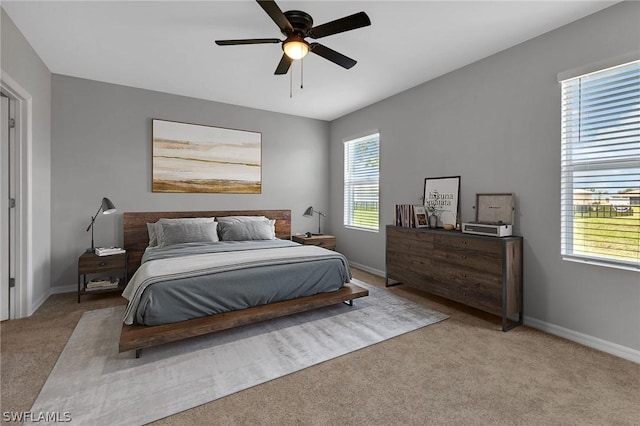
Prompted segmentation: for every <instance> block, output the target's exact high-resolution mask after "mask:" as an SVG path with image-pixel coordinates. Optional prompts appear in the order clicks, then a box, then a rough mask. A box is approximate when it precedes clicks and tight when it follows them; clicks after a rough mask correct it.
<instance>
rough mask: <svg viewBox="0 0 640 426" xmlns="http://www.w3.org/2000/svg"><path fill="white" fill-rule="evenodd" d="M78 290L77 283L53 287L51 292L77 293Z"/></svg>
mask: <svg viewBox="0 0 640 426" xmlns="http://www.w3.org/2000/svg"><path fill="white" fill-rule="evenodd" d="M76 291H78V286H77V285H65V286H60V287H51V294H60V293H75V292H76Z"/></svg>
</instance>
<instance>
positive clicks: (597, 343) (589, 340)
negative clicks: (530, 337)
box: [523, 315, 640, 364]
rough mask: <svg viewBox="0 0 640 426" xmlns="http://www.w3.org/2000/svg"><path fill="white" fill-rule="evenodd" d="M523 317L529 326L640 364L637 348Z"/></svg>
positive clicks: (639, 354)
mask: <svg viewBox="0 0 640 426" xmlns="http://www.w3.org/2000/svg"><path fill="white" fill-rule="evenodd" d="M523 319H524V324H525V325H527V326H529V327H532V328H536V329H538V330H541V331H544V332H546V333H549V334H553V335H555V336H559V337H563V338H565V339H567V340H571V341H572V342H576V343H580V344H581V345H584V346H588V347H590V348H593V349H597V350H599V351H602V352H606V353H608V354H611V355H615V356H617V357H620V358H623V359H626V360H629V361H632V362H635V363H637V364H640V351H638V350H636V349H632V348H628V347H626V346H622V345H619V344H617V343H613V342H609V341H607V340H602V339H599V338H597V337H593V336H589V335H588V334H584V333H580V332H578V331H574V330H570V329H568V328H564V327H560V326H559V325H555V324H550V323H548V322H544V321H541V320H539V319H536V318H531V317H527V316H526V315H525V316H524V318H523Z"/></svg>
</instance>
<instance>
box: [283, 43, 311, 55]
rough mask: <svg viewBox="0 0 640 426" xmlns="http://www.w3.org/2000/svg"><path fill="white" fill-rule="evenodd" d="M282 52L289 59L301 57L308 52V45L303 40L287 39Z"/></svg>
mask: <svg viewBox="0 0 640 426" xmlns="http://www.w3.org/2000/svg"><path fill="white" fill-rule="evenodd" d="M283 49H284V53H285V54H286V55H287V56H288V57H289V58H291V59H293V60H296V59H302V58H304V57H305V56H307V53H309V45H308V44H307V43H306V42H304V41H299V40H292V41H287V42H286V43H285V44H284V46H283Z"/></svg>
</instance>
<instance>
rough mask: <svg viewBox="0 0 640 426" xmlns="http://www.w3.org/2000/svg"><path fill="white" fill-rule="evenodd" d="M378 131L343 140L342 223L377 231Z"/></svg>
mask: <svg viewBox="0 0 640 426" xmlns="http://www.w3.org/2000/svg"><path fill="white" fill-rule="evenodd" d="M379 176H380V134H379V133H376V134H373V135H369V136H365V137H362V138H358V139H354V140H350V141H347V142H345V143H344V225H345V226H348V227H353V228H360V229H367V230H373V231H377V230H378V229H379V222H380V219H379V218H380V208H379V188H380V185H379Z"/></svg>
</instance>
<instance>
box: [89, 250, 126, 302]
mask: <svg viewBox="0 0 640 426" xmlns="http://www.w3.org/2000/svg"><path fill="white" fill-rule="evenodd" d="M97 274H100V275H101V276H105V277H118V278H119V282H118V285H117V286H115V287H105V288H100V287H96V288H93V289H88V288H87V275H97ZM128 275H129V269H128V263H127V253H119V254H112V255H109V256H98V255H97V254H95V253H82V256H80V258H79V259H78V303H80V296H82V295H86V294H99V293H113V292H116V291H119V292H122V291H123V290H124V288H125V287H126V285H127V279H128Z"/></svg>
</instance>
